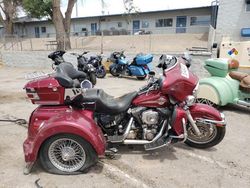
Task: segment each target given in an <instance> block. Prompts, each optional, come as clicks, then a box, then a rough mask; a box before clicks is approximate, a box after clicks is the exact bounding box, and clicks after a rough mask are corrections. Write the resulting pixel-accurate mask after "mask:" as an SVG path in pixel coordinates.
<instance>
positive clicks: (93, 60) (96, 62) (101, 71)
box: [88, 55, 107, 78]
mask: <svg viewBox="0 0 250 188" xmlns="http://www.w3.org/2000/svg"><path fill="white" fill-rule="evenodd" d="M88 63H89V64H91V65H93V66H94V67H95V69H96V77H97V78H104V77H105V76H106V74H107V72H106V69H105V67H104V66H103V65H102V56H101V55H97V56H90V58H89V60H88Z"/></svg>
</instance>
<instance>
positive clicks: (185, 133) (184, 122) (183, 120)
mask: <svg viewBox="0 0 250 188" xmlns="http://www.w3.org/2000/svg"><path fill="white" fill-rule="evenodd" d="M186 124H187V123H186V120H185V119H184V118H182V126H183V132H184V139H183V142H185V141H186V140H187V137H188V134H187V127H186Z"/></svg>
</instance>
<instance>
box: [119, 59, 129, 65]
mask: <svg viewBox="0 0 250 188" xmlns="http://www.w3.org/2000/svg"><path fill="white" fill-rule="evenodd" d="M127 63H128V61H127V60H126V59H119V60H118V64H119V65H126V64H127Z"/></svg>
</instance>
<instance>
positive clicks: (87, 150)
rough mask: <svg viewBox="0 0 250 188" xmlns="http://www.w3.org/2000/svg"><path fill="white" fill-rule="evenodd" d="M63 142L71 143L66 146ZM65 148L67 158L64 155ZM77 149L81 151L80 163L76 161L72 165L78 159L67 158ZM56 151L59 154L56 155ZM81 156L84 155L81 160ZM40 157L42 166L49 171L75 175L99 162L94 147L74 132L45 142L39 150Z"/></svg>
mask: <svg viewBox="0 0 250 188" xmlns="http://www.w3.org/2000/svg"><path fill="white" fill-rule="evenodd" d="M63 144H66V145H67V144H71V145H70V146H69V145H67V147H66V146H65V145H63ZM72 146H73V147H74V148H73V147H72ZM63 149H64V152H65V155H64V158H65V159H63V157H62V150H63ZM76 150H77V152H78V153H80V154H79V155H78V158H77V160H78V161H77V163H78V164H76V163H75V164H76V165H73V167H72V161H74V162H76V160H71V159H67V158H69V157H70V156H69V155H70V152H75V151H76ZM53 151H54V152H53ZM55 151H57V152H58V153H59V154H57V155H55ZM74 154H75V153H74ZM71 157H74V156H71ZM80 157H82V159H81V160H79V159H80ZM39 159H40V163H41V165H42V167H43V168H44V169H45V170H46V171H47V172H49V173H52V174H60V175H74V174H80V173H83V172H87V171H88V169H89V168H90V167H91V166H92V165H94V164H95V163H96V162H97V160H98V157H97V154H96V152H95V150H94V149H93V147H92V146H91V145H90V144H89V143H88V142H87V141H86V140H84V139H83V138H82V137H79V136H76V135H72V134H61V135H56V136H53V137H51V138H49V139H48V140H46V141H45V142H44V143H43V145H42V146H41V149H40V152H39ZM70 162H71V163H70ZM67 167H68V168H67Z"/></svg>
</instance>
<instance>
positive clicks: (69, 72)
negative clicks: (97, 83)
mask: <svg viewBox="0 0 250 188" xmlns="http://www.w3.org/2000/svg"><path fill="white" fill-rule="evenodd" d="M86 77H87V76H86V74H85V73H84V72H81V71H78V70H76V69H75V68H74V66H73V65H72V64H71V63H66V62H65V63H61V64H60V65H58V67H57V68H56V74H55V76H54V78H55V79H56V80H57V81H58V82H59V84H60V85H61V86H63V87H65V88H72V87H79V86H80V83H79V81H80V80H84V79H85V78H86ZM76 79H77V80H76Z"/></svg>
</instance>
